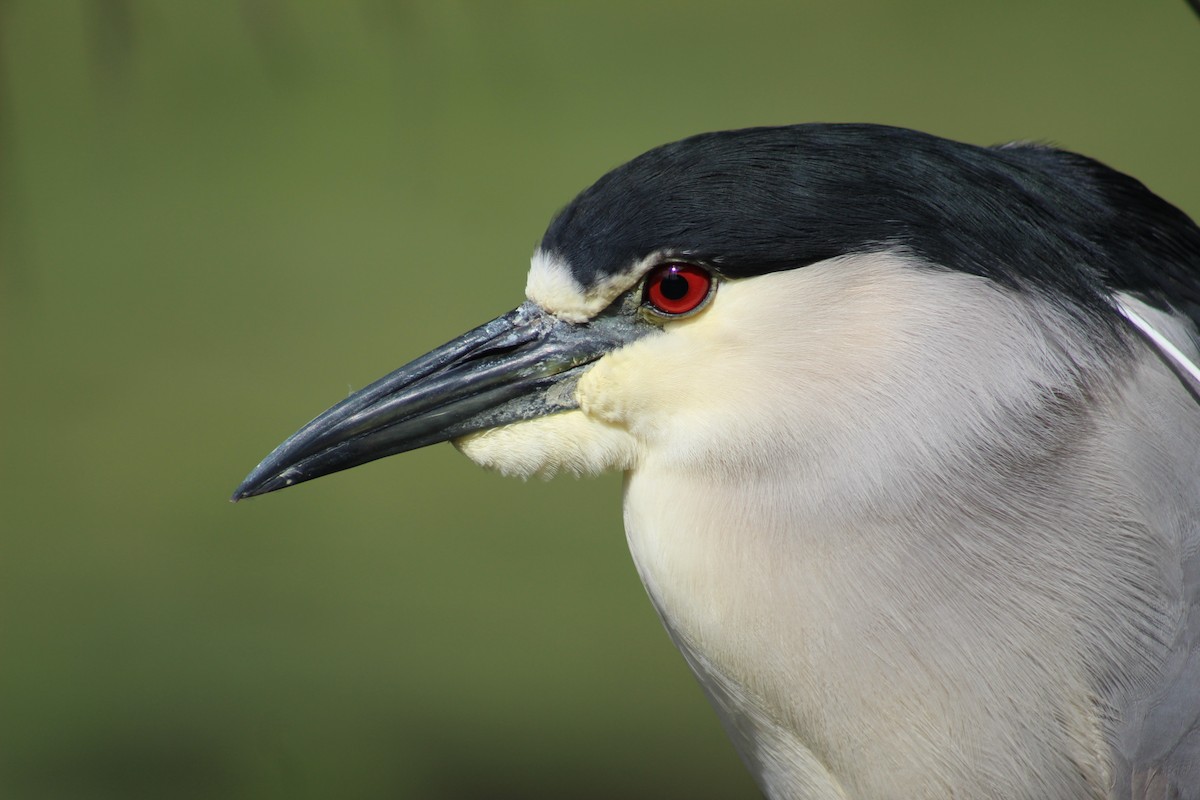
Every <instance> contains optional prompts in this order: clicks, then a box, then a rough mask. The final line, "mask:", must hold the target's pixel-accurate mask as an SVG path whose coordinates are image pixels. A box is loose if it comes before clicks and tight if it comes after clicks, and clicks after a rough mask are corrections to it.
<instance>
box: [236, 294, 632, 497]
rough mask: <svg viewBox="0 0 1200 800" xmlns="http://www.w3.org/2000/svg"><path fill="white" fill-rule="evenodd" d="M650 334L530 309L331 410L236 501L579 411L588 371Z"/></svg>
mask: <svg viewBox="0 0 1200 800" xmlns="http://www.w3.org/2000/svg"><path fill="white" fill-rule="evenodd" d="M649 329H650V328H649V326H647V325H645V324H644V323H640V322H639V321H636V320H635V319H631V318H630V317H628V316H625V315H620V316H618V315H606V316H602V317H599V318H597V319H596V320H593V321H592V322H590V323H586V324H573V323H569V322H564V321H562V320H560V319H557V318H556V317H553V316H551V315H549V314H547V313H546V312H544V311H542V310H541V309H540V308H538V307H537V306H535V305H533V304H532V303H524V304H522V305H521V306H519V307H517V308H516V309H514V310H513V311H510V312H509V313H507V314H505V315H503V316H501V317H497V318H496V319H494V320H492V321H491V322H488V323H485V324H483V325H480V326H479V327H478V328H475V329H474V330H472V331H468V332H467V333H464V334H463V335H462V336H459V337H458V338H457V339H454V340H453V341H451V342H447V343H446V344H444V345H442V346H441V347H439V348H437V349H436V350H433V351H432V352H430V353H427V354H426V355H424V356H421V357H420V358H418V359H417V360H416V361H413V362H412V363H410V364H407V365H405V366H403V367H401V368H400V369H398V370H396V371H395V372H393V373H391V374H390V375H387V376H385V377H383V378H381V379H379V380H378V381H376V382H375V383H373V384H371V385H370V386H368V387H366V388H365V389H362V390H361V391H359V392H356V393H355V394H352V395H351V396H349V397H347V398H346V399H345V400H343V401H342V402H340V403H338V404H337V405H335V406H333V407H332V408H330V409H329V410H327V411H325V412H324V413H323V414H321V415H320V416H318V417H317V418H316V419H314V420H313V421H312V422H310V423H308V424H307V425H305V426H304V427H303V428H301V429H300V430H298V431H296V432H295V433H294V434H292V435H291V436H290V437H289V438H288V439H287V440H286V441H285V442H284V443H283V444H281V445H279V447H277V448H275V450H274V451H273V452H272V453H271V454H270V455H269V456H267V457H266V458H264V459H263V460H262V463H260V464H259V465H258V466H257V467H255V468H254V470H253V471H252V472H251V473H250V474H249V475H248V476H246V479H245V480H244V481H243V482H242V485H241V486H239V487H238V488H237V491H235V492H234V493H233V498H232V500H233V502H237V501H238V500H241V499H242V498H245V497H253V496H255V495H260V494H266V493H267V492H273V491H275V490H277V489H283V488H284V487H287V486H292V485H293V484H297V483H302V482H304V481H308V480H312V479H313V478H319V477H321V476H322V475H328V474H330V473H332V472H338V471H340V470H344V469H349V468H351V467H356V466H358V465H359V464H365V463H367V462H368V461H374V460H375V459H378V458H384V457H385V456H390V455H395V454H396V453H403V452H405V451H408V450H415V449H416V448H418V447H424V446H425V445H430V444H434V443H436V442H444V441H447V440H449V439H454V438H457V437H459V436H465V435H466V434H468V433H472V432H474V431H479V430H483V429H485V428H492V427H496V426H497V425H504V424H506V423H509V422H516V421H518V420H523V419H532V418H533V417H540V416H544V415H546V414H552V413H554V412H557V411H564V410H568V409H572V408H576V407H577V404H576V401H575V392H574V389H575V384H576V383H577V382H578V380H579V376H580V374H582V369H581V368H583V367H584V366H585V365H586V364H589V363H591V362H592V361H595V360H596V359H598V358H600V357H601V356H603V355H604V354H605V353H608V352H610V351H612V350H614V349H616V348H618V347H621V346H622V345H624V344H627V343H628V342H630V341H632V340H634V339H636V338H638V337H639V336H641V335H642V334H643V333H645V332H646V331H647V330H649Z"/></svg>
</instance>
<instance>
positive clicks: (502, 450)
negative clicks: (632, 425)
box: [454, 411, 638, 478]
mask: <svg viewBox="0 0 1200 800" xmlns="http://www.w3.org/2000/svg"><path fill="white" fill-rule="evenodd" d="M454 446H455V447H457V448H458V449H459V451H460V452H461V453H462V454H463V455H465V456H466V457H467V458H469V459H471V460H472V461H474V462H475V463H476V464H478V465H480V466H481V467H485V468H487V469H492V470H496V471H497V472H499V473H500V474H502V475H507V476H511V477H520V478H530V477H534V476H537V477H541V478H550V477H553V476H554V475H555V474H557V473H559V472H569V473H571V474H574V475H598V474H599V473H601V472H606V471H608V470H625V469H632V468H633V467H634V465H635V464H636V462H637V453H638V448H637V444H636V442H635V441H634V439H633V437H632V436H630V435H629V434H628V433H627V432H626V431H625V430H623V429H621V428H618V427H615V426H613V425H609V424H607V423H605V422H602V421H600V420H596V419H590V418H589V417H587V416H586V415H585V414H584V413H583V412H581V411H566V412H563V413H560V414H551V415H550V416H548V417H539V418H537V419H531V420H526V421H523V422H516V423H513V424H511V425H504V426H501V427H499V428H492V429H491V430H486V431H480V432H479V433H472V434H470V435H468V436H464V437H462V438H460V439H456V440H455V441H454Z"/></svg>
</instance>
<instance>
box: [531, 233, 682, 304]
mask: <svg viewBox="0 0 1200 800" xmlns="http://www.w3.org/2000/svg"><path fill="white" fill-rule="evenodd" d="M664 258H666V254H665V253H664V252H661V251H656V252H654V253H651V254H650V255H648V256H646V257H645V258H643V259H641V260H639V261H635V262H634V263H632V264H630V265H629V267H628V268H627V269H624V270H621V271H620V272H615V273H613V274H611V275H608V276H607V277H605V278H604V279H603V280H601V281H599V282H597V283H595V284H594V285H591V286H583V285H582V284H580V283H579V281H578V280H577V279H576V278H575V275H574V274H573V273H572V272H571V267H570V265H568V264H567V262H565V261H563V260H562V259H561V258H559V257H558V256H557V255H555V254H554V253H547V252H545V251H543V250H542V249H541V248H539V249H538V250H537V251H536V252H535V253H534V254H533V258H532V259H530V261H529V275H528V277H527V278H526V279H525V296H526V297H527V298H529V299H530V300H532V301H533V302H534V303H536V304H537V305H538V306H540V307H541V308H543V309H545V310H546V311H548V312H550V313H551V314H553V315H554V316H556V317H558V318H559V319H564V320H566V321H567V322H587V321H588V320H589V319H591V318H592V317H594V316H596V315H597V314H599V313H600V312H601V311H603V310H604V309H606V308H608V306H609V304H610V303H612V301H613V300H615V299H617V297H618V296H619V295H620V294H621V293H622V292H624V291H626V290H628V289H629V288H630V287H631V286H633V285H634V284H636V283H637V282H638V281H640V280H641V279H642V276H643V275H645V274H646V271H647V270H649V269H650V268H651V267H653V266H654V265H655V264H658V263H659V262H661V261H663V260H664Z"/></svg>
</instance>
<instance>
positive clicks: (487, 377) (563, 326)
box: [233, 124, 1200, 500]
mask: <svg viewBox="0 0 1200 800" xmlns="http://www.w3.org/2000/svg"><path fill="white" fill-rule="evenodd" d="M1146 230H1152V231H1157V234H1156V235H1155V236H1152V237H1148V236H1147V235H1145V233H1144V231H1146ZM1164 232H1165V233H1164ZM1198 238H1200V235H1198V234H1197V233H1196V229H1195V227H1194V226H1193V225H1191V223H1190V221H1189V220H1187V217H1186V216H1185V215H1183V214H1182V213H1181V212H1179V211H1178V210H1176V209H1175V208H1173V207H1172V206H1170V205H1169V204H1167V203H1166V202H1165V201H1162V200H1160V199H1159V198H1157V197H1156V196H1155V195H1153V194H1152V193H1150V192H1149V191H1148V190H1146V189H1145V188H1144V187H1142V186H1141V184H1140V183H1138V182H1137V181H1135V180H1134V179H1132V178H1129V177H1127V176H1125V175H1122V174H1120V173H1117V172H1115V171H1112V170H1110V169H1108V168H1106V167H1104V166H1102V165H1100V164H1098V163H1097V162H1094V161H1091V160H1089V159H1086V158H1084V157H1081V156H1076V155H1074V154H1071V153H1065V152H1062V151H1058V150H1054V149H1051V148H1046V147H1040V146H1028V145H1024V146H1006V147H1000V148H981V147H975V146H972V145H967V144H961V143H957V142H952V141H948V140H945V139H941V138H938V137H934V136H930V135H926V134H921V133H917V132H914V131H910V130H905V129H899V128H891V127H884V126H875V125H825V124H811V125H796V126H788V127H779V128H754V129H746V130H739V131H724V132H718V133H709V134H702V135H699V136H694V137H691V138H689V139H684V140H682V141H679V142H675V143H672V144H668V145H664V146H662V147H659V148H656V149H654V150H651V151H649V152H647V153H645V154H643V155H641V156H639V157H638V158H635V159H634V160H632V161H630V162H629V163H627V164H625V165H623V166H621V167H618V168H617V169H615V170H613V171H611V172H610V173H608V174H607V175H605V176H603V177H602V178H601V179H600V180H599V181H597V182H596V183H595V184H594V185H592V186H591V187H589V188H588V189H586V190H584V191H583V192H582V193H581V194H580V195H579V196H578V197H576V198H575V199H574V200H573V201H572V202H571V203H570V204H569V205H568V206H567V207H566V208H565V209H563V210H562V211H561V212H560V213H559V214H558V215H557V216H556V217H555V218H554V220H553V221H552V222H551V224H550V226H549V228H548V230H547V231H546V233H545V235H544V237H543V239H542V241H541V244H540V246H539V247H538V249H537V250H536V252H535V253H534V256H533V259H532V263H531V266H530V270H529V274H528V279H527V284H526V295H527V301H526V302H524V303H522V304H521V305H520V306H519V307H517V308H516V309H515V310H513V311H510V312H508V313H506V314H504V315H502V316H500V317H497V318H496V319H494V320H492V321H490V322H487V323H485V324H483V325H481V326H479V327H477V328H475V329H474V330H471V331H469V332H468V333H465V334H463V335H462V336H460V337H458V338H457V339H454V340H453V341H451V342H449V343H447V344H445V345H443V346H441V347H439V348H437V349H435V350H433V351H431V352H430V353H428V354H426V355H424V356H422V357H420V358H418V359H417V360H415V361H413V362H411V363H409V364H407V365H406V366H403V367H401V368H400V369H398V370H396V371H395V372H393V373H391V374H390V375H387V376H385V377H384V378H381V379H380V380H378V381H376V382H375V383H373V384H371V385H370V386H368V387H366V388H365V389H363V390H361V391H359V392H357V393H355V394H353V395H351V396H350V397H348V398H346V399H345V400H343V401H341V402H340V403H338V404H337V405H335V406H333V407H332V408H330V409H329V410H327V411H325V412H324V413H322V414H321V415H319V416H318V417H316V418H315V419H314V420H312V421H311V422H309V423H308V424H307V425H305V426H304V427H303V428H301V429H300V430H299V431H297V432H296V433H295V434H293V435H292V436H291V437H290V438H288V439H287V440H286V441H285V442H283V444H281V445H280V446H279V447H278V448H276V450H275V451H274V452H272V453H271V454H270V455H268V456H267V458H265V459H264V460H263V461H262V462H261V463H260V464H259V465H258V466H257V467H256V468H255V469H254V470H253V471H252V472H251V473H250V475H249V476H248V477H247V478H246V480H245V481H244V482H243V483H242V485H241V486H240V487H239V488H238V489H237V491H236V492H235V494H234V497H233V499H234V500H239V499H242V498H245V497H250V496H254V495H259V494H264V493H267V492H271V491H275V490H277V489H281V488H284V487H286V486H291V485H293V484H296V483H300V482H303V481H307V480H311V479H312V478H316V477H320V476H321V475H325V474H328V473H332V472H336V471H339V470H344V469H348V468H350V467H354V466H357V465H359V464H363V463H366V462H368V461H372V460H375V459H378V458H382V457H385V456H389V455H393V454H396V453H401V452H404V451H407V450H412V449H414V448H418V447H423V446H425V445H429V444H433V443H436V442H442V441H447V440H452V441H454V442H455V444H456V445H457V446H458V447H459V448H460V449H461V450H462V451H463V452H464V453H465V454H466V455H468V456H469V457H470V458H472V459H473V460H475V461H477V462H478V463H480V464H483V465H485V466H489V467H493V468H496V469H499V470H501V471H502V472H506V473H510V474H517V475H533V474H543V475H548V474H553V473H555V472H557V471H561V470H566V471H571V472H576V473H594V472H599V471H603V470H607V469H631V468H635V467H636V466H637V465H638V464H639V463H640V462H641V461H642V460H644V459H646V458H658V459H665V460H668V461H670V460H678V461H690V462H700V463H704V464H707V465H709V466H713V465H725V466H727V467H728V468H729V469H733V470H739V471H743V472H745V471H750V472H753V471H755V470H756V469H757V468H758V467H760V466H762V465H763V464H765V463H777V461H778V459H777V458H776V457H775V456H776V454H777V451H778V449H779V448H791V449H792V451H793V455H794V454H795V452H794V451H795V449H796V448H799V449H801V450H803V449H804V448H809V449H812V448H821V447H824V448H825V449H826V450H827V451H829V452H834V451H836V450H837V449H838V448H839V447H840V446H841V445H843V444H844V441H839V439H838V436H837V434H836V432H838V431H847V430H856V431H861V430H863V429H864V427H865V426H866V427H869V425H870V424H872V423H871V422H870V420H867V419H863V417H862V412H863V411H864V410H866V409H885V410H886V409H887V404H888V402H889V397H892V396H893V395H894V394H895V390H896V388H897V387H899V386H907V387H909V388H910V389H911V388H912V387H918V388H919V387H921V386H924V387H925V388H926V389H927V393H928V395H929V397H928V401H929V403H931V404H933V405H926V406H924V408H925V409H926V410H927V411H928V410H929V409H932V408H933V407H934V406H935V405H936V402H935V401H937V399H938V398H939V397H945V396H947V395H950V396H953V397H954V398H955V400H956V401H957V402H978V403H981V404H983V405H984V406H986V404H987V403H988V402H992V401H994V400H996V396H995V394H996V393H994V392H991V391H990V390H989V389H988V387H981V386H977V385H970V382H969V381H961V380H960V381H957V383H956V378H955V376H956V374H959V373H958V372H956V366H955V364H954V363H953V362H954V358H956V357H957V358H968V357H969V358H971V359H974V360H975V363H974V364H972V365H970V366H969V370H968V371H970V372H971V374H974V375H978V376H987V380H990V381H993V383H995V384H999V383H1001V382H1004V381H1008V382H1010V383H1011V382H1012V381H1014V380H1016V381H1017V382H1024V383H1026V384H1030V383H1036V384H1040V385H1047V386H1053V385H1056V383H1061V382H1062V381H1061V380H1060V378H1061V376H1056V375H1055V374H1052V373H1053V372H1054V370H1056V369H1059V370H1061V368H1062V362H1061V360H1058V361H1056V360H1055V359H1054V358H1053V357H1052V356H1051V355H1047V356H1046V357H1045V358H1042V357H1040V356H1039V354H1037V353H1032V354H1031V353H1030V352H1029V351H1028V344H1027V342H1028V339H1027V338H1020V339H1019V341H1018V339H1014V337H1011V336H1007V335H1006V333H1005V331H1004V330H1003V326H1004V325H1008V324H1011V322H1012V319H1013V316H1012V315H1005V314H999V315H989V314H984V313H981V308H980V304H979V302H978V298H979V296H980V293H981V292H982V293H986V294H988V295H989V296H990V297H992V298H994V299H997V302H998V303H999V304H1000V305H1003V303H1005V302H1010V301H1011V302H1012V303H1017V304H1020V303H1023V302H1025V301H1030V302H1028V303H1026V305H1027V306H1028V307H1029V308H1035V309H1036V308H1041V307H1043V306H1044V307H1047V308H1052V309H1053V310H1054V313H1055V314H1056V315H1057V317H1058V318H1060V319H1065V320H1069V321H1071V324H1072V325H1074V326H1075V327H1076V328H1077V329H1078V330H1079V331H1081V336H1082V337H1084V338H1087V337H1090V338H1092V339H1093V340H1095V341H1099V342H1105V341H1110V340H1111V341H1110V344H1111V343H1112V342H1116V341H1117V339H1119V338H1120V337H1113V336H1112V335H1111V331H1112V330H1113V329H1114V328H1115V327H1117V326H1118V325H1119V324H1121V323H1120V318H1119V314H1118V313H1117V310H1116V306H1115V304H1114V300H1113V297H1114V294H1115V293H1116V292H1130V293H1134V294H1136V295H1137V296H1139V297H1141V298H1143V299H1145V300H1147V301H1148V302H1150V303H1151V304H1157V305H1160V306H1163V307H1165V306H1167V305H1168V298H1167V294H1168V291H1167V290H1169V289H1172V288H1173V287H1172V280H1173V276H1172V274H1171V273H1170V269H1171V268H1170V267H1168V268H1167V271H1166V272H1165V273H1164V272H1163V267H1162V266H1161V265H1163V264H1177V265H1184V264H1187V263H1188V259H1192V260H1195V258H1196V256H1195V254H1196V253H1198V252H1200V242H1198V241H1197V239H1198ZM1175 268H1176V269H1180V270H1182V269H1184V268H1185V267H1184V266H1178V267H1175ZM1152 269H1153V270H1154V273H1153V274H1151V270H1152ZM1175 283H1177V284H1178V287H1176V288H1180V289H1181V290H1180V291H1176V292H1174V293H1173V295H1172V297H1171V299H1170V302H1174V303H1176V304H1178V303H1179V302H1181V301H1183V302H1186V303H1197V302H1200V298H1197V297H1194V296H1191V293H1190V291H1191V290H1190V287H1191V286H1192V284H1191V283H1190V281H1189V280H1187V279H1185V278H1183V277H1180V278H1179V280H1178V281H1175ZM1164 287H1165V288H1164ZM1034 301H1036V302H1034ZM989 307H992V306H989ZM1018 317H1020V318H1023V319H1026V320H1027V322H1028V324H1029V325H1030V326H1035V327H1036V326H1037V325H1039V324H1040V323H1039V321H1038V314H1037V313H1032V314H1025V315H1024V316H1023V317H1021V315H1018ZM1105 331H1108V332H1109V334H1105V333H1104V332H1105ZM972 337H975V338H977V339H978V340H980V341H986V342H988V345H987V346H986V347H978V346H974V347H973V346H971V344H970V342H965V341H964V340H965V339H971V338H972ZM1044 338H1045V342H1044V346H1045V348H1046V350H1047V351H1051V350H1054V349H1055V347H1060V346H1061V344H1062V343H1061V342H1059V343H1056V342H1054V341H1053V339H1054V337H1053V336H1049V337H1044ZM954 342H958V343H959V344H960V345H962V346H960V347H955V346H952V343H954ZM1008 343H1012V346H1011V347H1010V346H1009V344H1008ZM1102 346H1109V345H1102ZM1112 346H1117V345H1116V344H1112ZM939 360H940V362H941V367H940V372H939V375H940V376H941V380H940V381H931V380H930V379H929V375H928V373H927V372H926V370H927V368H928V365H929V364H930V363H932V362H937V361H939ZM963 367H964V369H967V367H968V365H963ZM1085 367H1086V365H1083V367H1081V368H1085ZM1039 370H1040V372H1039ZM1022 371H1024V372H1026V373H1027V374H1025V375H1023V376H1014V375H1013V374H1011V373H1015V372H1022ZM1043 373H1044V374H1043ZM1074 382H1075V383H1078V381H1074ZM764 387H774V388H773V389H771V390H764ZM906 397H908V406H909V408H910V409H911V408H921V407H922V402H923V401H922V400H921V394H920V392H919V391H918V392H917V393H916V394H915V395H914V394H913V393H912V392H911V391H910V392H909V393H908V394H907V395H906ZM914 397H915V398H916V401H914V399H913V398H914ZM864 404H866V405H864ZM897 413H898V412H897ZM878 419H879V420H885V421H886V420H889V419H890V420H891V421H890V422H884V423H876V424H888V425H892V426H895V425H896V422H897V419H896V416H895V414H894V413H893V414H892V415H891V416H889V415H888V414H882V415H879V416H878ZM943 433H944V434H945V435H948V436H949V435H953V431H952V430H951V431H943ZM714 468H715V467H714Z"/></svg>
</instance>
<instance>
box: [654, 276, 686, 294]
mask: <svg viewBox="0 0 1200 800" xmlns="http://www.w3.org/2000/svg"><path fill="white" fill-rule="evenodd" d="M658 290H659V291H660V292H662V296H663V297H665V298H667V299H668V300H682V299H683V298H684V297H686V296H687V293H688V279H687V278H685V277H683V276H682V275H680V274H679V273H677V272H671V273H668V274H667V276H666V277H664V278H663V279H662V283H661V284H660V285H659V287H658Z"/></svg>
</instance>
